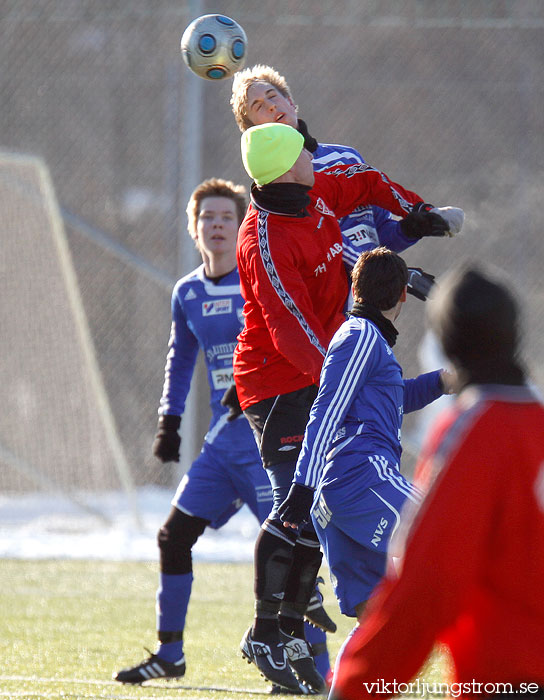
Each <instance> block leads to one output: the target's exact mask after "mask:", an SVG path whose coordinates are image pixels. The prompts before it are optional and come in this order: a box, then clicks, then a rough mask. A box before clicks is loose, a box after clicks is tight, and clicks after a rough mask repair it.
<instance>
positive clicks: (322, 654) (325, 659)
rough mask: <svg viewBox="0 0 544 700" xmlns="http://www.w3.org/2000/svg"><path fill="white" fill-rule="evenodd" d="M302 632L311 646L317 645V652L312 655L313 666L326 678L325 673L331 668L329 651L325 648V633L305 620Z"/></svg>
mask: <svg viewBox="0 0 544 700" xmlns="http://www.w3.org/2000/svg"><path fill="white" fill-rule="evenodd" d="M304 634H305V635H306V641H307V642H308V644H311V645H312V646H317V645H319V647H318V654H317V656H314V661H315V666H316V668H317V670H318V671H319V673H320V674H321V675H322V676H323V678H326V676H327V673H328V672H329V671H330V670H331V662H330V660H329V652H328V649H327V634H326V633H325V632H323V630H322V629H319V627H313V626H312V625H309V624H308V623H307V622H305V623H304Z"/></svg>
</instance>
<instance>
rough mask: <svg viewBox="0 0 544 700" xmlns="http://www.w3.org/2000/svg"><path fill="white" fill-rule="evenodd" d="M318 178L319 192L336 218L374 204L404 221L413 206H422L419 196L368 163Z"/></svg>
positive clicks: (340, 167)
mask: <svg viewBox="0 0 544 700" xmlns="http://www.w3.org/2000/svg"><path fill="white" fill-rule="evenodd" d="M315 178H316V184H317V185H318V186H319V188H321V187H323V188H324V192H325V193H326V194H325V195H324V196H325V198H326V202H327V204H328V205H329V207H331V209H332V210H333V211H334V213H335V214H336V215H337V217H341V216H346V215H347V214H349V213H350V212H352V211H353V210H354V209H355V207H358V206H361V205H363V204H374V205H376V206H379V207H381V208H382V209H386V210H387V211H390V212H392V213H393V214H397V215H398V216H403V217H404V216H406V214H409V213H410V212H411V211H412V208H413V206H414V204H418V203H419V202H423V200H422V198H421V197H420V196H419V195H418V194H416V193H415V192H411V191H410V190H406V189H404V187H402V186H401V185H399V184H397V183H396V182H393V181H392V180H390V179H389V178H388V177H387V175H386V174H385V173H382V172H381V171H380V170H376V169H375V168H373V167H371V166H370V165H367V164H366V163H356V164H355V165H338V166H335V167H333V168H329V169H327V170H322V171H321V172H319V173H316V175H315Z"/></svg>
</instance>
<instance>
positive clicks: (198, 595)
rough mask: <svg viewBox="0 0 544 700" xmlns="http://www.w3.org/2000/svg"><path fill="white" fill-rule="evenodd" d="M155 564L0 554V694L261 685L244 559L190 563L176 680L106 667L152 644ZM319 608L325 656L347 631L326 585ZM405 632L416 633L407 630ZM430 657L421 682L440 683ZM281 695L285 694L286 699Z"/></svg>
mask: <svg viewBox="0 0 544 700" xmlns="http://www.w3.org/2000/svg"><path fill="white" fill-rule="evenodd" d="M157 569H158V567H157V565H156V564H149V563H133V562H131V563H127V562H85V561H20V560H1V561H0V580H1V581H2V586H1V593H0V611H1V614H0V658H1V659H2V669H1V671H0V698H1V697H7V698H26V699H28V700H30V699H32V698H63V699H72V698H100V699H101V698H117V700H121V699H123V698H127V699H128V698H140V699H141V700H147V699H150V698H165V699H167V698H174V697H175V698H178V699H179V698H181V699H182V700H183V699H187V698H197V699H198V698H214V699H215V700H222V699H223V698H225V699H227V698H229V699H231V700H232V699H234V698H236V699H238V700H245V699H247V700H250V699H251V698H255V697H256V696H257V695H259V694H261V695H262V694H263V693H266V692H267V690H268V688H269V686H267V685H266V684H265V683H264V682H263V680H262V679H261V677H260V676H259V674H258V672H257V670H256V669H255V667H254V666H253V665H248V664H247V663H246V662H245V661H244V660H243V659H242V658H241V655H240V653H239V651H238V644H239V642H240V639H241V637H242V635H243V633H244V631H245V629H246V628H247V626H248V625H249V623H250V621H251V618H252V610H253V594H252V587H253V582H252V567H251V565H250V564H198V563H197V564H196V565H195V582H194V585H193V595H192V597H191V604H190V606H189V614H188V620H187V627H186V630H185V655H186V658H187V673H186V675H185V676H184V677H183V678H182V679H180V681H170V682H168V683H165V682H160V681H156V682H153V683H151V684H150V685H144V686H139V687H131V686H126V685H120V684H119V683H116V682H114V681H112V680H111V676H112V673H113V672H114V671H117V670H119V669H120V668H123V667H126V666H130V665H133V664H134V663H136V662H138V661H141V660H142V659H143V658H144V657H145V656H146V652H145V651H144V649H143V647H144V646H147V647H149V648H150V649H151V650H154V648H155V640H156V633H155V611H154V595H155V588H156V585H157ZM324 591H325V594H326V599H325V602H326V605H327V609H328V610H329V612H330V613H331V614H332V616H333V617H334V619H335V621H336V622H337V623H338V632H337V633H336V634H334V635H329V649H330V652H331V658H334V656H335V655H336V653H337V651H338V648H339V647H340V644H341V643H342V641H343V640H344V638H345V636H346V635H347V633H348V632H349V630H350V629H351V627H352V621H351V620H349V619H347V618H344V617H342V616H341V615H340V613H339V612H338V608H337V607H336V603H335V600H334V597H333V595H332V593H331V587H330V584H328V585H327V586H326V587H325V589H324ZM415 633H417V632H416V631H415ZM441 673H442V660H441V659H440V658H439V657H435V658H433V659H432V660H431V662H430V663H429V665H428V666H427V669H426V670H425V678H426V679H429V678H430V679H431V680H435V681H440V680H441ZM286 697H287V696H286Z"/></svg>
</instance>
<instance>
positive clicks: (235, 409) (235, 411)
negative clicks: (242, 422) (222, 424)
mask: <svg viewBox="0 0 544 700" xmlns="http://www.w3.org/2000/svg"><path fill="white" fill-rule="evenodd" d="M221 406H227V408H228V409H229V415H228V416H227V421H228V422H229V423H230V422H231V421H233V420H236V419H237V418H238V416H241V415H242V413H243V411H242V409H241V408H240V402H239V401H238V394H237V393H236V384H232V385H231V386H229V388H228V389H227V390H226V391H225V393H224V394H223V398H222V399H221Z"/></svg>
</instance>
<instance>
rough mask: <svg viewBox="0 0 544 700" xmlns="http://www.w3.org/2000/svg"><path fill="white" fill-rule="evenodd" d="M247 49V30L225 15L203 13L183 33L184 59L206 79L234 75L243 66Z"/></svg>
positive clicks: (221, 78)
mask: <svg viewBox="0 0 544 700" xmlns="http://www.w3.org/2000/svg"><path fill="white" fill-rule="evenodd" d="M246 49H247V37H246V33H245V32H244V30H243V29H242V27H241V26H240V25H239V24H238V22H235V21H234V20H233V19H231V18H230V17H226V16H225V15H202V17H198V18H197V19H195V20H193V21H192V22H191V24H190V25H189V26H188V27H187V29H186V30H185V31H184V32H183V36H182V37H181V55H182V56H183V60H184V61H185V63H186V64H187V66H188V67H189V68H190V69H191V70H192V71H193V73H196V75H198V76H200V77H201V78H206V80H223V79H224V78H230V76H231V75H233V74H234V73H236V71H237V70H239V69H240V68H242V67H243V65H244V63H245V60H246Z"/></svg>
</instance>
